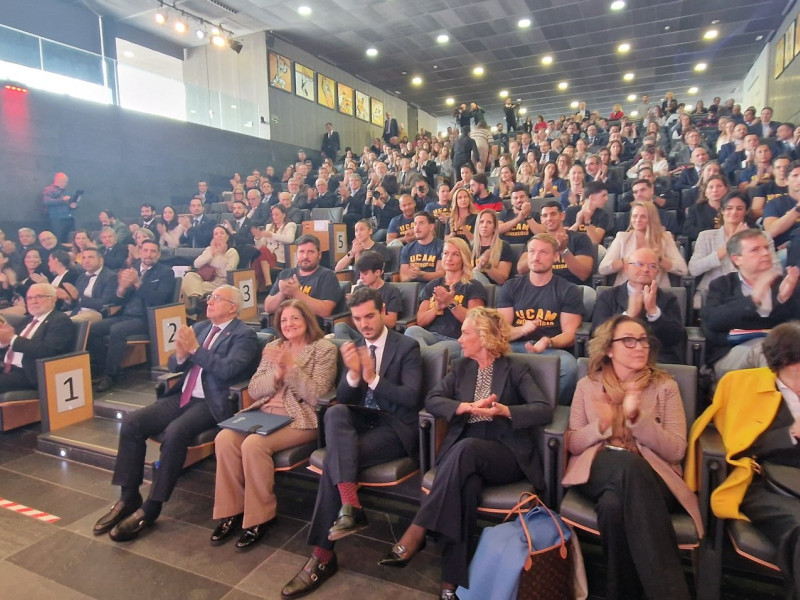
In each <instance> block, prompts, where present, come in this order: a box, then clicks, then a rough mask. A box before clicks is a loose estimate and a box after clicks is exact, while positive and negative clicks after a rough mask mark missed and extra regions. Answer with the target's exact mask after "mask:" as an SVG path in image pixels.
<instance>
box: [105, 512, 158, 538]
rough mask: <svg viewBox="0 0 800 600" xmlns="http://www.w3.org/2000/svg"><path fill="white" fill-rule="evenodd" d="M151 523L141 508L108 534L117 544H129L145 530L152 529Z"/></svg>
mask: <svg viewBox="0 0 800 600" xmlns="http://www.w3.org/2000/svg"><path fill="white" fill-rule="evenodd" d="M150 525H152V523H150V522H149V521H148V520H147V519H146V518H145V516H144V511H143V510H142V509H141V508H140V509H138V510H137V511H136V512H135V513H133V514H132V515H129V516H127V517H125V518H124V519H123V520H122V521H120V523H119V524H118V525H117V526H116V527H114V529H112V530H111V531H109V532H108V537H110V538H111V539H112V540H114V541H115V542H128V541H130V540H133V539H136V536H138V535H139V534H140V533H141V532H142V530H143V529H147V528H148V527H150Z"/></svg>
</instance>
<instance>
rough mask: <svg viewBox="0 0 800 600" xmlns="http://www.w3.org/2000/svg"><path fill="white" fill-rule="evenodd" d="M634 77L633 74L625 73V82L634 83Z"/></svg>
mask: <svg viewBox="0 0 800 600" xmlns="http://www.w3.org/2000/svg"><path fill="white" fill-rule="evenodd" d="M634 77H635V75H634V74H633V73H625V75H623V76H622V78H623V79H624V80H625V81H633V78H634Z"/></svg>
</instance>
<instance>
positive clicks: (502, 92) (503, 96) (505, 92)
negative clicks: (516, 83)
mask: <svg viewBox="0 0 800 600" xmlns="http://www.w3.org/2000/svg"><path fill="white" fill-rule="evenodd" d="M500 97H501V98H508V90H500Z"/></svg>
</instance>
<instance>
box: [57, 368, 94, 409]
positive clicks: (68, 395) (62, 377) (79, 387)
mask: <svg viewBox="0 0 800 600" xmlns="http://www.w3.org/2000/svg"><path fill="white" fill-rule="evenodd" d="M55 382H56V409H57V410H58V412H60V413H63V412H67V411H69V410H74V409H76V408H80V407H81V406H85V405H86V396H85V395H84V393H83V392H84V390H83V370H82V369H75V370H74V371H65V372H63V373H56V376H55Z"/></svg>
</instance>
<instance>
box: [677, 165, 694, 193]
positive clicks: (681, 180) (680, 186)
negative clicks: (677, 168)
mask: <svg viewBox="0 0 800 600" xmlns="http://www.w3.org/2000/svg"><path fill="white" fill-rule="evenodd" d="M698 181H700V175H699V174H698V173H697V169H695V168H694V167H692V168H691V169H684V170H683V171H681V174H680V176H679V177H678V181H677V182H676V183H675V186H674V187H675V189H676V190H688V189H691V188H693V187H694V186H696V185H697V182H698Z"/></svg>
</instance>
